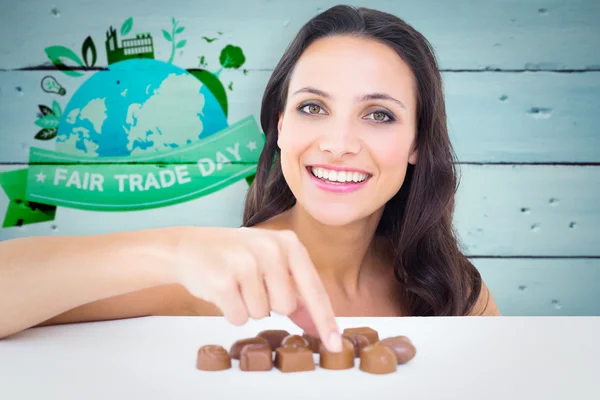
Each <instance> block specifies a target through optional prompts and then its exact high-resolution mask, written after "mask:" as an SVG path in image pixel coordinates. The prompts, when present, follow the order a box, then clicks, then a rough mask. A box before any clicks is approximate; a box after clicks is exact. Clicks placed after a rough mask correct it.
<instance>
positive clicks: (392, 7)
mask: <svg viewBox="0 0 600 400" xmlns="http://www.w3.org/2000/svg"><path fill="white" fill-rule="evenodd" d="M338 3H339V2H338V1H334V0H304V1H296V0H276V1H273V0H254V1H244V2H241V1H238V0H223V1H218V2H214V1H208V0H202V1H193V0H180V1H174V2H170V3H167V2H164V1H162V0H147V1H144V5H143V7H140V3H139V2H138V1H135V0H108V1H103V2H98V1H92V0H82V1H72V0H71V1H67V0H59V1H52V2H51V1H48V0H46V1H38V2H36V4H35V6H33V5H31V4H29V3H28V2H22V1H19V0H8V1H5V2H3V21H6V22H5V23H3V24H0V37H2V38H3V40H2V42H1V43H0V69H14V68H23V67H32V66H39V65H42V64H45V63H47V62H48V59H47V58H46V57H45V54H44V48H45V47H47V46H49V45H56V44H60V45H63V46H67V47H70V48H72V49H75V50H79V49H81V45H82V43H83V40H84V39H85V38H86V37H87V36H88V35H91V36H92V38H93V39H94V41H95V42H96V43H97V47H98V48H101V49H103V44H104V38H105V31H106V30H108V28H109V26H111V25H113V26H114V27H115V28H116V29H117V30H118V29H119V28H120V26H121V24H122V23H123V22H124V21H125V19H127V18H128V17H130V16H133V17H134V27H133V32H138V33H144V32H150V33H151V34H152V35H153V37H154V39H155V41H156V43H157V46H156V57H157V59H162V60H167V59H168V58H169V55H170V52H171V48H170V43H169V42H167V41H166V40H164V39H163V38H162V35H161V33H160V32H161V30H162V29H169V28H170V23H171V17H175V18H176V19H178V20H181V22H182V24H183V25H184V26H186V31H185V34H182V36H181V37H182V38H186V39H188V41H190V43H189V45H188V46H186V47H185V48H184V49H183V51H181V52H180V53H181V54H178V56H177V63H178V65H183V66H185V67H187V68H190V67H196V66H197V65H198V57H199V56H201V55H206V56H207V57H208V58H209V59H212V60H215V62H216V60H218V54H219V53H218V52H219V51H220V49H221V48H222V46H221V45H222V44H223V42H225V41H227V42H232V43H235V44H236V45H237V46H241V47H242V48H243V49H244V51H245V52H247V53H248V54H249V55H251V57H249V58H248V63H247V66H246V68H250V69H270V68H273V67H274V65H275V64H276V62H277V60H278V59H279V57H280V54H282V52H283V50H284V49H285V47H286V46H287V44H288V42H289V41H290V40H291V39H292V37H293V36H294V35H295V34H296V32H297V31H298V30H299V29H300V27H301V26H302V25H303V24H304V23H305V22H306V21H308V20H309V19H310V18H311V17H312V16H314V15H316V14H317V13H318V12H320V11H321V10H324V9H327V8H329V7H330V6H333V5H335V4H338ZM346 3H347V4H350V5H357V6H367V7H372V8H376V9H380V10H382V11H386V12H389V13H392V14H395V15H397V16H399V17H401V18H403V19H405V20H406V21H407V22H408V23H410V24H412V25H413V26H414V27H415V28H417V29H418V30H419V31H420V32H421V33H423V35H425V37H426V38H428V40H429V41H430V42H431V43H432V45H433V46H434V48H435V49H436V51H437V53H438V56H439V60H440V65H441V67H442V68H444V69H459V70H464V69H486V68H492V69H496V68H498V69H516V70H522V69H532V70H540V69H542V70H548V69H550V70H557V69H560V70H563V69H590V68H592V69H598V68H600V52H598V51H597V49H598V48H599V47H600V24H598V19H599V18H600V2H597V1H589V0H527V1H521V0H486V1H471V0H455V1H451V2H449V1H446V0H423V1H411V0H376V1H350V2H346ZM219 31H220V32H223V35H222V37H223V39H221V42H220V43H217V42H214V43H212V44H210V45H209V44H207V43H206V42H204V41H202V40H201V39H200V38H201V37H202V36H207V37H211V38H212V37H215V35H217V32H219ZM99 64H104V65H105V64H106V59H105V56H104V54H103V53H102V58H101V59H100V60H99Z"/></svg>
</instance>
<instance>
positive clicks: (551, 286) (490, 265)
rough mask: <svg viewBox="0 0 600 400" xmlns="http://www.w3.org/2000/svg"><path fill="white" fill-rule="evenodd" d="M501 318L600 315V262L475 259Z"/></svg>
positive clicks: (594, 260)
mask: <svg viewBox="0 0 600 400" xmlns="http://www.w3.org/2000/svg"><path fill="white" fill-rule="evenodd" d="M472 262H473V264H474V265H475V267H476V268H477V269H478V270H479V272H480V273H481V276H482V278H483V280H484V282H486V285H487V286H488V288H489V289H490V292H491V293H492V296H494V300H495V301H496V303H497V304H498V307H499V308H500V312H501V313H502V315H521V316H528V315H538V316H553V315H600V301H598V282H600V259H577V260H572V259H567V260H552V259H485V258H484V259H475V260H472Z"/></svg>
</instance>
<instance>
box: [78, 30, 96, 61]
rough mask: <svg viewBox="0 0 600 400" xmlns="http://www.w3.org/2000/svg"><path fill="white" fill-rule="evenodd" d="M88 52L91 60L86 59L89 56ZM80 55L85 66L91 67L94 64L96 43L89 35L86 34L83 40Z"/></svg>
mask: <svg viewBox="0 0 600 400" xmlns="http://www.w3.org/2000/svg"><path fill="white" fill-rule="evenodd" d="M90 53H91V57H92V60H91V61H90V60H88V58H89V57H90ZM81 55H83V59H84V60H85V65H86V66H88V67H93V66H94V65H96V59H97V53H96V45H95V44H94V41H93V40H92V37H91V36H88V37H87V38H86V39H85V41H84V42H83V45H82V46H81Z"/></svg>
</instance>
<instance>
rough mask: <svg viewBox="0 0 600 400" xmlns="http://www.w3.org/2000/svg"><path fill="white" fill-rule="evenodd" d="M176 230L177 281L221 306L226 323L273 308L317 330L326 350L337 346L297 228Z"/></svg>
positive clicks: (239, 321)
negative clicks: (294, 231)
mask: <svg viewBox="0 0 600 400" xmlns="http://www.w3.org/2000/svg"><path fill="white" fill-rule="evenodd" d="M179 233H180V235H181V236H180V238H179V240H178V245H177V250H176V251H177V254H176V260H177V261H176V262H177V266H176V273H177V279H178V281H179V283H180V284H182V285H183V286H185V287H186V289H187V290H188V291H189V292H190V293H191V294H192V295H194V296H196V297H198V298H200V299H202V300H205V301H208V302H210V303H213V304H215V305H216V306H217V307H219V309H220V310H221V311H222V312H223V314H224V316H225V318H226V319H227V320H228V321H229V322H231V323H232V324H234V325H242V324H244V323H246V321H247V320H248V319H249V318H253V319H260V318H264V317H267V316H269V315H270V312H271V311H274V312H276V313H278V314H282V315H287V316H290V317H291V318H292V320H293V321H294V322H295V323H296V324H298V325H299V326H300V327H301V328H303V329H305V330H306V331H307V332H308V333H312V334H315V335H316V334H318V336H319V337H320V338H321V340H322V341H323V343H324V344H325V346H326V347H327V348H328V349H330V351H341V347H342V342H341V336H340V334H339V330H338V327H337V324H336V322H335V319H334V313H333V308H332V306H331V302H330V300H329V296H328V294H327V292H326V290H325V287H324V286H323V283H322V282H321V279H320V277H319V274H318V273H317V270H316V268H315V266H314V265H313V263H312V261H311V259H310V257H309V255H308V252H307V250H306V248H305V247H304V246H303V245H302V243H301V242H300V240H298V238H297V237H296V235H295V233H293V232H292V231H276V230H268V229H259V228H200V229H198V228H193V227H184V228H181V230H180V231H179ZM307 314H308V315H307ZM311 319H312V321H311ZM313 324H314V325H313ZM315 329H316V331H317V332H314V330H315Z"/></svg>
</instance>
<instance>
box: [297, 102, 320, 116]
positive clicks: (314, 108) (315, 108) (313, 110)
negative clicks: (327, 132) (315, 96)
mask: <svg viewBox="0 0 600 400" xmlns="http://www.w3.org/2000/svg"><path fill="white" fill-rule="evenodd" d="M301 109H302V110H303V111H304V112H305V113H307V114H319V113H320V111H321V110H322V108H321V106H319V105H316V104H307V105H305V106H303V107H302V108H301ZM306 109H308V111H305V110H306Z"/></svg>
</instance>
